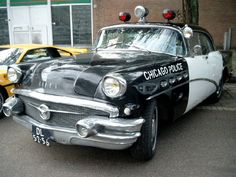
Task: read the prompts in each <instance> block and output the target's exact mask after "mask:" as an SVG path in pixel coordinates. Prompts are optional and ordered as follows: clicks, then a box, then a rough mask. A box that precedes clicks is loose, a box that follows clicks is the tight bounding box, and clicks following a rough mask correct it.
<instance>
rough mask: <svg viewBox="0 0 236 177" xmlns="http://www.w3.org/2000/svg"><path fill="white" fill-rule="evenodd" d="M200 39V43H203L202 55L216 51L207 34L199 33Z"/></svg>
mask: <svg viewBox="0 0 236 177" xmlns="http://www.w3.org/2000/svg"><path fill="white" fill-rule="evenodd" d="M199 37H200V42H201V47H202V54H203V55H207V54H208V53H209V52H211V51H213V50H214V49H213V45H212V42H211V40H210V38H209V37H208V36H207V35H206V34H204V33H199Z"/></svg>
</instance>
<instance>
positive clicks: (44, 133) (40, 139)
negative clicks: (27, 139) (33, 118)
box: [32, 125, 51, 146]
mask: <svg viewBox="0 0 236 177" xmlns="http://www.w3.org/2000/svg"><path fill="white" fill-rule="evenodd" d="M32 137H33V140H34V141H35V142H37V143H39V144H43V145H46V146H50V137H51V135H50V132H49V131H48V130H46V129H42V128H39V127H37V126H34V125H32Z"/></svg>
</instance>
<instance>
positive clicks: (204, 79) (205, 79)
mask: <svg viewBox="0 0 236 177" xmlns="http://www.w3.org/2000/svg"><path fill="white" fill-rule="evenodd" d="M195 81H207V82H210V83H212V84H214V85H215V86H216V88H218V87H219V86H218V84H217V83H216V81H214V80H211V79H207V78H196V79H192V80H190V81H189V82H195Z"/></svg>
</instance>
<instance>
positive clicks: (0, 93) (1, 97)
mask: <svg viewBox="0 0 236 177" xmlns="http://www.w3.org/2000/svg"><path fill="white" fill-rule="evenodd" d="M6 99H7V94H6V92H5V90H3V89H0V118H2V117H4V113H3V104H4V102H5V100H6Z"/></svg>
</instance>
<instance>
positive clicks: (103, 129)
mask: <svg viewBox="0 0 236 177" xmlns="http://www.w3.org/2000/svg"><path fill="white" fill-rule="evenodd" d="M12 117H13V119H14V120H15V121H16V122H18V123H20V124H22V125H23V126H25V127H26V128H28V129H30V130H31V131H32V125H34V126H37V127H39V128H41V129H47V130H49V132H50V134H51V135H52V136H51V139H52V140H53V141H56V142H58V143H61V144H71V145H82V146H92V147H98V148H103V149H113V150H119V149H126V148H128V147H130V146H131V145H132V144H133V143H134V142H136V141H137V138H138V137H139V136H140V135H141V134H140V129H141V127H142V124H143V123H144V119H142V118H137V119H123V118H112V119H111V118H105V117H100V116H96V117H88V118H85V119H82V120H80V121H78V122H77V124H76V126H77V125H82V126H85V127H90V128H91V131H93V133H94V134H91V135H90V136H88V137H82V136H80V135H79V133H78V130H77V128H76V127H75V128H74V129H72V128H64V127H56V126H49V125H46V124H42V123H39V122H37V121H35V120H34V119H32V118H31V117H29V116H26V115H13V116H12Z"/></svg>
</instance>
